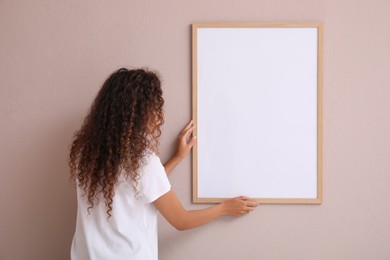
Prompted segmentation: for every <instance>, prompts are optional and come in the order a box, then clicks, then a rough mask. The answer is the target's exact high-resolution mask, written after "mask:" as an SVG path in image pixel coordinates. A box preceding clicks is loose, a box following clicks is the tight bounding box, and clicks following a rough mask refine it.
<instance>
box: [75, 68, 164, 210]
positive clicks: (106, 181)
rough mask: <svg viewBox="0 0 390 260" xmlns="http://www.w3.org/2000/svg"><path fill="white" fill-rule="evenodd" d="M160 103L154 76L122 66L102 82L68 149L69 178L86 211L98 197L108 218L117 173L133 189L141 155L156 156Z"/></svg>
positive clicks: (95, 202)
mask: <svg viewBox="0 0 390 260" xmlns="http://www.w3.org/2000/svg"><path fill="white" fill-rule="evenodd" d="M163 105H164V100H163V98H162V90H161V83H160V79H159V77H158V75H157V74H156V73H155V72H152V71H150V70H148V69H135V70H128V69H126V68H121V69H119V70H117V71H115V72H114V73H112V74H111V75H110V76H109V77H108V78H107V79H106V81H105V82H104V84H103V86H102V87H101V89H100V91H99V92H98V94H97V96H96V98H95V100H94V102H93V104H92V106H91V108H90V110H89V113H88V114H87V116H86V117H85V119H84V122H83V125H82V127H81V128H80V130H78V131H76V132H75V133H74V141H73V142H72V145H71V147H70V157H69V167H70V175H71V180H72V181H73V182H74V183H76V184H77V185H78V186H79V187H80V188H82V189H83V190H84V196H87V199H88V204H89V208H88V211H89V210H90V209H91V208H93V207H94V205H96V204H97V202H98V201H99V199H98V196H99V194H102V195H103V197H104V200H105V205H106V208H107V214H108V216H109V217H111V211H112V202H113V196H114V193H115V184H116V183H117V180H118V176H119V175H120V173H121V171H122V169H124V170H125V171H124V172H125V175H126V177H128V176H129V177H130V180H131V182H132V185H133V187H134V188H135V190H136V187H137V181H138V179H139V169H140V167H141V166H142V165H143V163H144V157H145V155H146V153H147V152H148V151H153V152H158V146H159V140H158V139H159V137H160V135H161V130H160V127H161V125H162V124H163V123H164V116H163V111H162V110H163Z"/></svg>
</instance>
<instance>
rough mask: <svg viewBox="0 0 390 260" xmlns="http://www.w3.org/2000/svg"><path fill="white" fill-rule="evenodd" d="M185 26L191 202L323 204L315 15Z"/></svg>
mask: <svg viewBox="0 0 390 260" xmlns="http://www.w3.org/2000/svg"><path fill="white" fill-rule="evenodd" d="M192 29H193V43H192V48H193V119H194V121H195V124H196V125H197V129H196V131H195V135H197V140H198V141H197V144H196V145H195V147H194V151H193V202H195V203H216V202H221V201H223V200H224V199H227V198H231V197H236V196H241V195H245V196H249V197H251V198H253V199H256V200H257V201H258V202H260V203H312V204H318V203H321V202H322V173H321V171H322V154H321V148H322V144H321V137H322V133H321V89H322V58H321V55H322V26H321V24H320V23H196V24H193V27H192Z"/></svg>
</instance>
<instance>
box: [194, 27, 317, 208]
mask: <svg viewBox="0 0 390 260" xmlns="http://www.w3.org/2000/svg"><path fill="white" fill-rule="evenodd" d="M204 28H315V29H316V34H317V46H316V47H317V57H316V58H317V64H316V65H317V70H316V72H317V75H316V76H317V80H316V84H317V89H316V97H317V100H316V104H317V105H316V110H317V111H316V113H315V114H316V124H317V129H316V133H315V134H316V139H317V140H316V144H315V145H316V171H317V173H316V174H317V176H316V187H315V189H316V194H315V196H314V197H313V196H309V197H305V196H303V197H294V196H293V197H254V198H253V197H251V198H253V199H255V200H256V201H258V202H259V203H277V204H279V203H283V204H284V203H286V204H321V203H322V196H323V195H322V70H323V69H322V48H323V47H322V42H323V38H322V37H323V35H322V34H323V29H322V23H319V22H307V23H306V22H305V23H298V22H295V23H194V24H192V86H193V93H192V94H193V95H192V102H193V120H194V122H195V124H196V125H198V123H199V122H198V108H199V107H198V90H199V85H198V84H199V83H198V76H199V71H198V70H199V64H198V30H199V29H204ZM198 128H199V125H198ZM194 134H195V135H198V131H197V130H195V132H194ZM201 140H202V136H199V137H198V143H197V144H196V145H195V146H194V148H193V175H192V176H193V202H194V203H219V202H222V201H224V200H225V199H227V198H228V197H220V196H218V197H216V196H214V197H204V196H199V186H198V185H199V184H200V181H199V175H198V168H199V167H198V166H199V165H198V163H199V158H198V148H199V147H198V145H199V143H200V142H201ZM220 181H221V182H223V180H220ZM243 193H244V192H243ZM237 195H246V194H237Z"/></svg>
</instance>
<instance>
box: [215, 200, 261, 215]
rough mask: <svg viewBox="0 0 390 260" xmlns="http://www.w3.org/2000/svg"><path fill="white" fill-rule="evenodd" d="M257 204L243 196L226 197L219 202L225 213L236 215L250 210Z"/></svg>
mask: <svg viewBox="0 0 390 260" xmlns="http://www.w3.org/2000/svg"><path fill="white" fill-rule="evenodd" d="M257 205H259V203H257V202H255V201H251V200H249V198H248V197H245V196H240V197H236V198H233V199H228V200H225V201H224V202H222V203H221V206H222V208H223V212H224V214H225V215H228V216H236V217H240V216H242V215H245V214H247V213H249V212H251V211H252V210H254V207H256V206H257Z"/></svg>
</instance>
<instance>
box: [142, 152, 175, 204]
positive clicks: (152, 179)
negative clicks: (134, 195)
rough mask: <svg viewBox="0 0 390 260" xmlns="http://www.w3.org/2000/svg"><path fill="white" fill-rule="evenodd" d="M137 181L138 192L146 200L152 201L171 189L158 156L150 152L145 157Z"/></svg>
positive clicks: (147, 201)
mask: <svg viewBox="0 0 390 260" xmlns="http://www.w3.org/2000/svg"><path fill="white" fill-rule="evenodd" d="M145 159H146V160H145V165H144V166H143V167H142V168H141V171H140V179H139V182H138V187H139V193H140V195H141V196H142V197H143V199H144V200H145V201H146V203H152V202H153V201H155V200H156V199H158V198H159V197H161V196H162V195H164V194H165V193H167V192H168V191H169V190H170V189H171V184H170V183H169V180H168V176H167V174H166V172H165V169H164V166H163V165H162V163H161V160H160V158H159V157H158V156H157V155H156V154H154V153H152V154H148V155H147V156H146V158H145Z"/></svg>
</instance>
